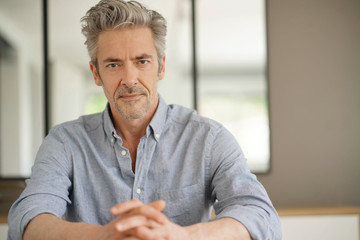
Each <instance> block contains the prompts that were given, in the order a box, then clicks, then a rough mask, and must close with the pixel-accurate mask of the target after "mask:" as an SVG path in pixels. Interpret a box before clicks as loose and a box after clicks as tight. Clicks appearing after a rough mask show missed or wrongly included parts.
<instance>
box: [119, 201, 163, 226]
mask: <svg viewBox="0 0 360 240" xmlns="http://www.w3.org/2000/svg"><path fill="white" fill-rule="evenodd" d="M152 221H155V222H157V223H159V224H162V225H164V224H166V223H167V222H168V219H167V217H166V216H165V215H164V214H163V213H162V212H160V211H159V210H156V209H155V208H153V207H151V206H150V205H143V206H140V207H138V208H135V209H133V210H131V211H129V212H127V213H126V214H124V215H123V216H122V217H121V218H120V219H119V220H118V221H117V222H116V224H115V229H116V230H117V231H119V232H124V231H127V230H129V229H132V228H136V227H140V226H145V227H152V225H151V222H152Z"/></svg>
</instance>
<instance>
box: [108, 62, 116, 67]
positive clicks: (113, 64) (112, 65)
mask: <svg viewBox="0 0 360 240" xmlns="http://www.w3.org/2000/svg"><path fill="white" fill-rule="evenodd" d="M117 66H118V64H116V63H110V64H108V65H107V67H108V68H116V67H117Z"/></svg>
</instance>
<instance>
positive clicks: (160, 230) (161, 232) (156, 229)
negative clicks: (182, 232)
mask: <svg viewBox="0 0 360 240" xmlns="http://www.w3.org/2000/svg"><path fill="white" fill-rule="evenodd" d="M151 225H152V227H144V226H142V227H137V228H134V229H131V230H130V231H129V232H128V233H129V234H130V235H131V236H134V237H137V238H139V239H143V240H144V239H167V237H168V234H167V231H166V228H165V227H164V225H160V224H158V223H156V222H154V221H152V224H151Z"/></svg>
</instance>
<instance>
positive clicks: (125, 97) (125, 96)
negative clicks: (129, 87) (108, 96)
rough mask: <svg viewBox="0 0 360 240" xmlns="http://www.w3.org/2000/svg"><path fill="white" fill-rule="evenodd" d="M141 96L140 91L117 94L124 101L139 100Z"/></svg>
mask: <svg viewBox="0 0 360 240" xmlns="http://www.w3.org/2000/svg"><path fill="white" fill-rule="evenodd" d="M142 96H143V94H141V93H131V94H122V95H120V96H119V98H120V99H122V100H124V101H129V102H130V101H136V100H139V99H140V98H141V97H142Z"/></svg>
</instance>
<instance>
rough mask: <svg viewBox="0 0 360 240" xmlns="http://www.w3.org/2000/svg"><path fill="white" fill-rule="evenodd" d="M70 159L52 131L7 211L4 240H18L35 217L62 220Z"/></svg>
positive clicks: (69, 181) (59, 139) (69, 184)
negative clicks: (49, 217) (24, 186)
mask: <svg viewBox="0 0 360 240" xmlns="http://www.w3.org/2000/svg"><path fill="white" fill-rule="evenodd" d="M70 160H71V156H70V154H69V151H68V150H67V147H66V143H65V142H64V140H63V139H62V138H61V137H60V131H59V129H53V130H51V131H50V133H49V135H48V136H47V137H46V138H45V139H44V142H43V144H42V145H41V147H40V149H39V151H38V153H37V156H36V159H35V163H34V166H33V168H32V174H31V178H30V179H28V180H26V188H25V189H24V191H23V192H22V194H21V195H20V197H19V199H17V200H16V201H15V203H14V204H13V206H12V207H11V209H10V212H9V217H8V224H9V230H8V240H18V239H22V235H23V233H24V230H25V227H26V226H27V224H28V223H29V222H30V220H32V219H33V218H34V217H36V216H37V215H39V214H42V213H51V214H53V215H55V216H58V217H62V216H63V215H64V213H65V211H66V206H67V204H70V203H71V201H70V199H69V192H70V190H71V180H70V179H71V163H70Z"/></svg>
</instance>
